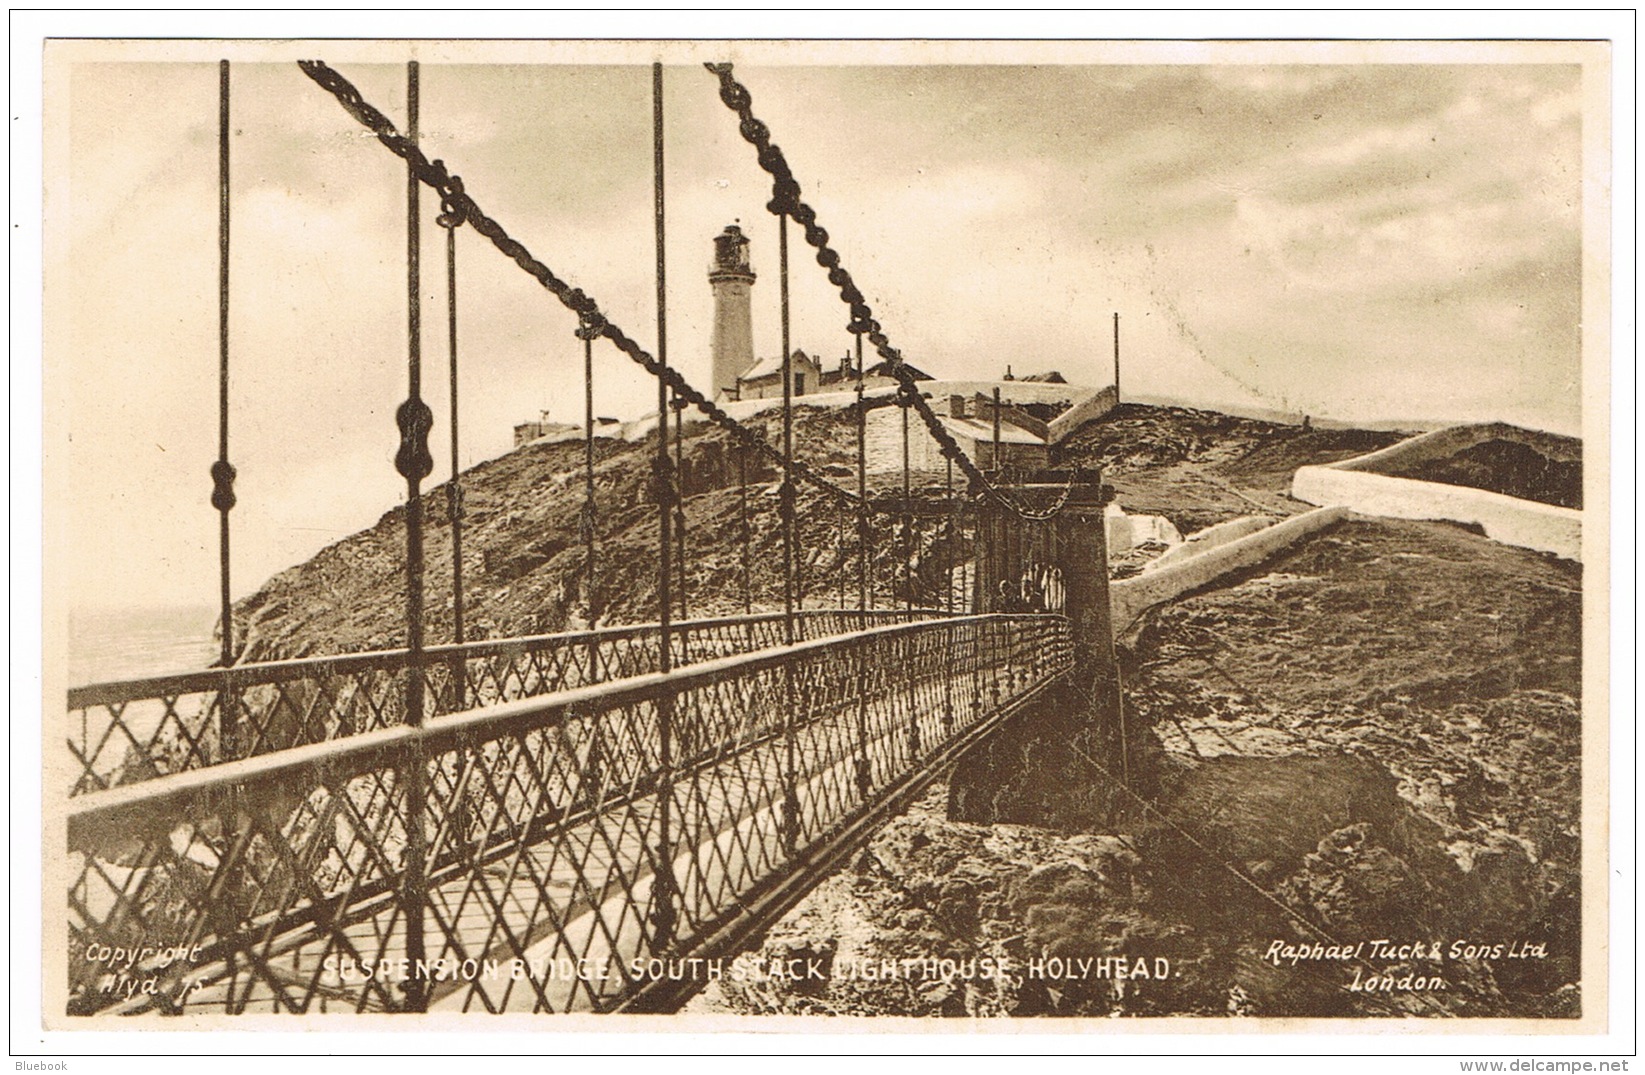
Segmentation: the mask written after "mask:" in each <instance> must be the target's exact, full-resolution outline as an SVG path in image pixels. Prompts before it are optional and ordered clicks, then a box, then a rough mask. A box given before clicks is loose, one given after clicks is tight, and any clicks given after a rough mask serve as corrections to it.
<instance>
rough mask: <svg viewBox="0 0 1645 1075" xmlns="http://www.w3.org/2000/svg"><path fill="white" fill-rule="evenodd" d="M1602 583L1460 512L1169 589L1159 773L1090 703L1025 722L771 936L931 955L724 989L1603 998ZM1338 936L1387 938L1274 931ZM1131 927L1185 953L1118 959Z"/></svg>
mask: <svg viewBox="0 0 1645 1075" xmlns="http://www.w3.org/2000/svg"><path fill="white" fill-rule="evenodd" d="M1580 591H1581V571H1580V568H1579V567H1577V566H1576V565H1574V564H1570V563H1567V562H1563V561H1557V560H1553V559H1551V558H1549V557H1545V556H1542V555H1539V554H1536V553H1530V552H1526V551H1524V550H1520V549H1513V548H1509V547H1505V546H1501V545H1497V544H1495V543H1494V542H1491V541H1488V540H1486V539H1484V538H1482V537H1479V536H1477V535H1474V534H1471V533H1468V532H1466V531H1464V530H1462V529H1460V528H1457V527H1452V526H1448V525H1444V524H1434V523H1413V522H1384V521H1355V522H1351V523H1348V524H1346V525H1344V526H1341V527H1339V528H1337V529H1335V530H1332V531H1328V532H1326V533H1323V534H1321V535H1318V536H1316V537H1315V538H1313V539H1311V540H1309V541H1307V542H1305V543H1303V544H1302V545H1300V546H1298V547H1297V548H1296V549H1294V550H1292V551H1291V552H1289V553H1286V554H1284V555H1282V556H1281V557H1279V558H1277V559H1276V560H1274V561H1273V562H1271V563H1269V564H1267V565H1265V566H1263V567H1261V568H1258V569H1255V570H1253V571H1250V572H1247V573H1246V574H1245V575H1244V576H1241V577H1234V578H1230V579H1228V580H1225V581H1224V582H1223V583H1221V584H1220V585H1216V586H1213V587H1209V588H1207V589H1206V590H1204V591H1201V592H1199V593H1197V594H1194V595H1191V596H1189V597H1186V598H1184V599H1182V600H1180V601H1178V602H1176V603H1173V604H1172V605H1169V606H1166V607H1163V608H1160V609H1157V610H1155V611H1154V612H1153V613H1151V614H1150V615H1148V616H1147V617H1146V618H1145V620H1144V622H1143V624H1142V625H1141V627H1140V630H1139V632H1138V633H1137V634H1136V635H1134V636H1133V637H1132V638H1130V639H1128V640H1126V642H1127V644H1126V646H1125V648H1124V651H1123V653H1122V662H1123V667H1124V672H1125V693H1126V700H1127V718H1128V720H1130V721H1131V722H1132V723H1133V726H1134V727H1135V729H1136V733H1135V734H1136V736H1137V741H1136V742H1135V743H1134V744H1133V752H1132V756H1131V757H1130V759H1129V766H1130V770H1131V783H1132V786H1133V787H1134V788H1136V789H1138V790H1139V792H1140V794H1137V795H1131V794H1128V793H1123V792H1121V791H1120V790H1118V788H1117V782H1116V780H1115V776H1116V775H1117V769H1118V765H1117V764H1116V762H1115V761H1114V759H1112V758H1108V759H1088V758H1085V757H1081V756H1078V751H1077V749H1076V748H1074V747H1072V746H1071V745H1070V744H1071V743H1072V742H1073V741H1074V735H1073V734H1072V732H1073V730H1074V729H1073V728H1072V727H1071V726H1058V725H1059V722H1060V724H1061V725H1068V723H1069V721H1070V720H1071V719H1072V718H1071V715H1067V714H1057V715H1051V716H1049V717H1046V718H1043V719H1041V720H1040V721H1039V724H1038V726H1037V727H1028V726H1026V725H1028V724H1029V722H1028V721H1023V722H1019V724H1018V725H1017V726H1015V727H1013V728H1012V729H1010V730H1009V731H1008V732H1006V733H1004V734H1002V736H1001V737H999V738H998V739H996V740H995V741H994V742H993V743H992V744H990V746H989V747H988V748H987V749H985V750H983V751H981V752H979V754H974V755H972V757H971V758H970V759H968V760H967V761H966V762H964V763H962V764H961V765H960V767H959V769H958V771H957V772H956V773H955V774H954V775H953V777H952V778H951V781H950V782H949V784H948V785H947V786H945V787H939V788H937V789H934V791H933V792H932V793H931V794H930V795H928V796H927V798H926V799H925V800H924V802H923V803H922V804H921V805H920V806H919V807H917V808H916V809H914V810H912V811H910V812H909V814H908V815H906V816H905V817H902V818H900V819H898V820H896V821H895V822H893V823H892V824H890V825H888V826H887V827H886V828H885V829H884V830H883V831H882V832H881V833H880V834H879V836H878V837H877V838H876V839H875V840H874V841H873V843H872V845H871V846H870V847H869V849H868V850H867V852H866V853H864V854H863V855H862V856H861V857H860V858H859V860H858V861H857V862H856V864H855V866H854V868H852V869H850V870H848V871H845V872H843V873H841V874H839V875H837V876H836V877H834V878H831V879H830V880H829V881H827V882H826V883H824V884H823V885H822V886H820V887H819V888H818V889H817V890H816V891H815V892H814V893H813V894H812V895H810V896H809V897H808V898H807V899H806V900H805V901H804V902H802V903H801V904H800V905H799V907H798V908H797V909H796V910H795V911H794V912H793V913H792V914H791V915H790V916H789V917H788V918H787V919H786V920H785V921H784V922H782V923H781V924H779V925H778V926H777V927H776V928H775V929H773V930H772V931H771V933H770V935H769V937H768V938H767V940H766V942H765V945H764V947H763V949H762V951H761V952H760V953H759V955H760V956H763V957H764V958H766V959H778V958H783V957H785V956H789V955H802V954H805V955H812V956H815V957H821V958H826V959H828V960H830V961H833V962H834V963H836V964H838V965H840V966H844V967H847V968H854V967H860V966H863V965H873V966H879V967H885V966H887V965H891V964H895V965H898V966H904V965H906V966H908V967H911V968H912V971H911V973H909V974H907V975H904V976H901V977H889V978H887V977H881V978H878V979H875V980H863V979H862V978H860V977H852V976H849V975H842V974H836V975H835V976H833V977H831V978H830V980H829V981H828V982H827V983H826V984H825V985H824V986H823V987H821V988H817V989H812V990H808V991H803V992H802V991H796V990H793V989H791V988H789V987H788V983H785V982H783V981H781V980H761V979H760V978H759V977H758V975H757V974H754V973H748V974H745V975H742V976H741V980H736V979H735V978H733V977H730V976H728V977H727V978H726V979H725V980H724V981H722V982H720V983H716V984H715V985H713V986H711V987H710V989H709V991H708V992H707V993H705V994H704V995H703V996H701V997H700V998H699V999H698V1000H697V1001H696V1005H697V1007H698V1008H699V1009H701V1010H707V1011H733V1012H742V1013H752V1012H789V1013H800V1012H807V1013H831V1014H869V1013H874V1014H878V1013H886V1014H899V1015H920V1016H931V1015H974V1016H976V1015H1000V1014H1011V1015H1047V1014H1054V1015H1165V1014H1184V1015H1218V1016H1222V1015H1263V1016H1315V1017H1340V1016H1364V1015H1384V1016H1386V1015H1393V1016H1401V1015H1417V1016H1446V1015H1452V1016H1454V1015H1468V1016H1544V1017H1555V1018H1557V1017H1567V1016H1574V1015H1577V1014H1579V1012H1580V992H1581V991H1580V984H1579V983H1580V950H1581V946H1580V939H1581V919H1580V906H1581V856H1580V848H1581V840H1580V830H1579V827H1578V820H1579V808H1580V801H1581V796H1580V793H1581V769H1580V754H1581V731H1582V729H1581V710H1580V698H1581V687H1580V669H1581V658H1580V651H1579V639H1580V624H1581V606H1582V601H1581V592H1580ZM1105 762H1106V764H1104V763H1105ZM1379 940H1380V941H1386V942H1389V943H1390V944H1391V945H1393V946H1395V947H1396V948H1397V947H1398V946H1408V945H1409V944H1410V943H1411V942H1417V941H1420V942H1422V943H1423V944H1424V945H1430V944H1433V943H1435V942H1438V943H1439V947H1440V951H1439V953H1438V955H1437V956H1431V954H1430V953H1429V952H1426V951H1425V952H1424V953H1423V954H1422V955H1416V954H1415V953H1414V952H1412V951H1410V950H1408V949H1407V950H1406V951H1405V952H1404V953H1403V954H1402V955H1401V954H1395V955H1389V956H1387V957H1385V958H1379V957H1377V956H1376V955H1375V954H1374V953H1375V951H1376V950H1375V949H1372V948H1369V945H1370V944H1371V942H1375V941H1379ZM1332 943H1337V944H1345V945H1349V946H1353V945H1360V944H1364V945H1366V946H1367V948H1366V949H1365V951H1364V952H1363V953H1362V955H1361V958H1360V959H1359V960H1357V961H1352V962H1340V961H1335V960H1303V961H1300V962H1297V963H1295V964H1293V963H1291V962H1288V961H1287V960H1286V959H1283V958H1281V959H1278V960H1277V961H1276V958H1275V955H1274V953H1275V946H1276V945H1279V946H1281V947H1280V949H1279V950H1280V951H1285V950H1295V949H1297V948H1298V947H1299V946H1306V945H1315V944H1325V945H1329V944H1332ZM1493 949H1494V954H1493ZM1512 952H1517V953H1519V955H1518V956H1514V955H1510V953H1512ZM1527 953H1529V954H1527ZM932 956H936V957H938V958H940V959H947V960H949V961H950V964H940V965H939V966H938V968H937V969H936V971H935V972H933V973H926V972H925V971H924V970H923V967H922V965H921V964H920V963H919V962H918V961H919V960H921V959H924V958H930V957H932ZM1116 956H1119V957H1123V958H1124V962H1125V965H1126V966H1127V967H1130V968H1131V969H1133V970H1134V969H1135V961H1136V960H1137V959H1143V960H1145V961H1147V962H1146V964H1145V967H1146V969H1149V970H1150V971H1152V970H1154V969H1155V964H1154V962H1153V961H1155V960H1164V961H1166V964H1167V965H1168V968H1169V969H1168V973H1167V974H1166V975H1165V976H1163V977H1162V976H1159V975H1157V974H1154V975H1152V976H1150V977H1135V976H1133V977H1130V978H1118V977H1115V976H1113V974H1112V973H1111V972H1112V970H1113V964H1112V963H1103V962H1102V961H1104V960H1111V959H1112V958H1113V957H1116ZM748 958H754V957H748ZM1051 959H1059V960H1061V961H1062V963H1060V964H1049V963H1048V962H1047V961H1049V960H1051ZM904 960H908V961H911V962H909V963H907V964H903V963H902V962H901V961H904ZM1035 961H1039V964H1038V965H1039V968H1040V973H1039V974H1038V975H1036V974H1035V973H1034V972H1033V971H1031V970H1030V968H1031V967H1033V966H1035ZM1081 961H1084V962H1083V963H1082V962H1081ZM949 965H951V966H952V967H953V968H955V969H954V971H953V974H952V975H950V976H948V977H946V978H945V977H944V974H943V973H942V968H943V967H945V966H949ZM1000 966H1006V967H1009V968H1012V969H1011V970H1010V971H1009V972H1008V973H1005V974H1002V975H994V976H991V977H984V976H982V975H981V973H980V972H979V971H978V970H977V968H979V967H1000ZM1070 966H1071V967H1073V968H1074V969H1073V970H1072V971H1067V975H1066V976H1064V977H1058V976H1057V975H1056V974H1052V973H1050V972H1049V971H1048V970H1047V969H1046V968H1047V967H1053V968H1055V967H1061V968H1063V969H1064V970H1067V968H1068V967H1070ZM1104 967H1107V968H1108V971H1109V972H1110V973H1105V972H1104V971H1103V970H1102V969H1101V968H1104ZM1080 968H1085V972H1084V973H1082V972H1081V970H1080ZM750 970H752V967H751V968H750ZM1384 976H1386V977H1384ZM1356 980H1357V981H1361V982H1369V981H1372V980H1375V981H1376V982H1378V983H1381V982H1384V981H1386V982H1388V983H1390V984H1389V985H1388V986H1387V987H1386V988H1384V987H1383V986H1381V985H1380V984H1379V985H1378V987H1377V988H1375V989H1373V990H1370V991H1366V990H1364V989H1357V990H1356V989H1354V988H1352V986H1353V984H1354V983H1355V981H1356ZM1436 982H1437V983H1438V984H1437V985H1436V984H1432V983H1436Z"/></svg>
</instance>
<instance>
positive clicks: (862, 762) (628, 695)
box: [69, 616, 1072, 1012]
mask: <svg viewBox="0 0 1645 1075" xmlns="http://www.w3.org/2000/svg"><path fill="white" fill-rule="evenodd" d="M1067 631H1068V627H1067V623H1066V621H1064V620H1062V619H1061V618H1059V617H1054V616H1016V617H1011V616H982V617H964V618H954V619H941V620H936V621H933V622H928V623H919V624H909V625H901V626H892V627H883V628H876V629H872V630H869V631H866V632H862V633H859V634H855V635H848V636H844V637H836V638H827V639H823V640H820V641H815V642H808V643H800V644H798V645H796V646H795V647H793V648H791V649H776V650H763V651H760V652H756V653H752V654H742V655H738V656H733V657H731V658H729V659H727V660H724V661H719V662H716V663H715V664H711V665H698V666H695V667H686V668H683V669H680V670H677V671H674V672H671V673H667V674H657V675H649V676H642V677H638V678H633V679H630V680H627V681H621V682H614V683H609V684H602V685H595V686H590V687H586V688H579V689H574V690H571V691H561V692H556V693H554V694H551V695H545V696H542V697H539V698H535V699H532V698H527V699H522V700H515V701H511V702H508V703H505V704H502V705H499V706H496V707H493V708H491V709H488V710H482V711H467V712H463V713H458V714H451V715H448V716H441V717H436V718H434V719H432V720H430V721H429V722H428V724H427V725H426V726H425V727H423V728H410V727H396V728H389V729H381V730H378V731H375V732H370V733H363V734H359V735H355V736H353V737H350V738H348V739H343V740H336V741H333V742H328V743H322V744H313V745H308V746H303V747H299V748H295V749H288V750H285V751H280V752H278V753H274V754H269V755H265V756H262V757H257V758H250V759H245V760H242V761H238V762H234V763H229V764H225V765H222V766H218V767H217V768H215V769H213V770H208V771H205V772H195V773H182V774H178V775H173V776H169V777H164V778H159V779H155V780H152V781H148V782H144V783H140V784H136V785H131V786H126V787H117V788H113V789H109V790H105V791H99V792H95V793H89V794H87V795H84V796H81V797H79V798H78V799H76V800H74V801H73V802H72V803H71V811H70V825H69V842H70V849H71V852H72V854H71V860H72V870H73V875H74V882H73V885H72V887H71V891H70V915H69V918H70V921H69V926H70V931H71V935H72V936H73V938H74V940H75V947H76V949H77V950H78V951H80V952H85V951H88V950H89V951H91V952H93V953H95V952H97V951H99V950H101V948H105V947H106V948H107V949H109V950H111V951H112V950H114V949H121V950H133V951H135V950H136V949H137V948H140V947H141V946H142V945H143V944H150V945H152V944H154V942H155V940H156V939H160V940H161V941H164V942H167V943H172V941H173V939H175V942H174V943H177V944H183V945H186V946H187V948H188V951H189V956H188V958H187V959H185V960H180V961H173V962H171V963H169V964H166V965H160V964H159V962H158V961H157V960H156V959H152V958H151V959H149V960H148V961H147V962H144V961H143V960H141V959H139V960H137V961H136V962H135V963H134V964H133V966H132V967H131V968H130V971H131V977H133V978H134V979H141V980H144V981H151V982H152V983H153V986H154V992H153V994H152V995H146V996H145V995H136V996H125V995H123V994H122V993H121V992H120V989H121V984H120V982H119V980H118V979H117V978H115V977H111V976H110V974H109V972H108V971H109V965H108V964H107V963H103V962H99V961H97V960H95V959H71V961H70V966H69V984H70V989H71V992H72V995H73V998H74V999H73V1005H74V1010H76V1011H88V1012H89V1011H95V1010H103V1009H114V1010H129V1009H133V1008H139V1009H140V1008H148V1009H153V1010H160V1011H185V1012H187V1011H219V1012H221V1011H227V1012H240V1011H294V1012H302V1011H314V1010H321V1009H324V1010H347V1011H378V1010H394V1011H397V1010H407V1009H412V1010H415V1009H419V1008H420V1007H422V1006H424V1005H425V1004H426V1005H427V1006H429V1007H431V1008H434V1009H441V1010H444V1009H452V1010H469V1011H515V1010H518V1011H568V1010H600V1011H603V1010H609V1009H611V1008H613V1007H616V1006H618V1005H620V1004H622V1003H624V1002H625V1001H627V1000H629V999H631V998H632V997H633V996H634V995H635V992H636V990H638V989H640V988H641V987H642V986H643V985H644V984H645V982H644V978H645V974H646V971H647V968H648V966H649V964H648V963H647V962H646V961H648V960H650V959H652V958H654V957H663V956H677V955H681V954H685V953H689V952H691V951H693V950H695V948H696V947H697V946H700V945H702V944H704V943H705V942H706V941H707V939H708V938H710V937H711V936H712V935H714V933H715V932H716V931H717V930H719V929H721V928H722V927H724V926H725V925H726V923H728V922H730V921H733V920H735V919H736V918H737V917H738V916H739V915H742V914H744V913H745V911H746V908H747V906H748V901H749V900H751V899H755V898H758V897H759V896H760V895H761V893H763V892H765V891H767V890H769V888H770V886H771V885H773V884H774V883H775V882H776V881H778V880H779V879H781V878H783V877H785V876H789V875H790V874H792V873H793V872H795V871H798V870H802V869H804V868H805V861H806V858H805V857H806V851H807V848H809V847H812V846H815V845H817V844H818V843H819V841H822V840H824V839H825V838H827V837H829V835H830V834H833V833H837V832H839V831H841V830H842V826H845V825H847V824H849V823H851V822H852V821H853V820H854V819H856V818H859V817H861V816H863V815H864V813H865V811H866V810H867V809H869V808H870V807H871V806H872V805H873V804H874V803H875V802H876V799H877V797H879V796H880V795H882V794H883V793H884V791H885V789H886V788H887V786H888V785H891V784H893V783H894V782H896V781H897V780H899V779H902V778H905V777H907V776H908V775H909V774H911V773H914V772H917V771H920V769H921V766H929V764H931V761H932V759H933V758H935V757H936V756H937V755H938V754H939V752H940V751H942V750H943V749H944V748H946V747H948V746H950V745H951V744H953V743H955V742H957V741H958V740H959V739H960V738H961V737H963V736H966V735H967V734H968V733H969V732H970V731H971V730H972V729H974V728H975V727H976V726H978V725H979V724H980V723H981V722H982V721H983V720H984V719H985V718H986V717H987V716H989V715H991V714H993V713H995V712H997V711H998V710H999V709H1000V708H1001V707H1003V706H1007V705H1009V704H1011V703H1012V702H1013V701H1014V700H1015V699H1017V698H1019V697H1021V696H1022V695H1023V694H1024V693H1025V692H1028V691H1031V690H1034V689H1037V688H1038V687H1040V686H1042V685H1043V684H1044V683H1045V682H1047V681H1048V680H1049V679H1050V678H1051V677H1054V676H1055V675H1057V674H1059V673H1061V672H1062V671H1063V670H1065V669H1066V668H1067V667H1068V666H1069V662H1070V661H1071V659H1072V657H1071V650H1070V645H1069V641H1068V633H1067ZM705 638H708V639H710V641H707V642H705V643H704V645H705V646H712V645H719V644H722V643H723V642H724V640H723V639H721V640H714V639H713V638H712V636H705ZM415 802H421V803H422V804H423V808H422V810H421V812H420V814H419V815H418V822H419V823H418V826H417V827H415V828H414V827H412V826H411V825H410V824H409V823H408V818H410V817H411V813H412V809H413V808H412V804H413V803H415ZM414 838H415V839H414ZM417 845H420V848H421V849H420V850H419V849H418V846H417ZM411 922H420V923H421V926H422V929H421V933H422V956H421V959H420V960H419V959H418V956H417V952H416V950H415V949H416V942H415V939H414V938H413V937H412V936H411V935H410V934H411V931H409V930H408V929H407V926H408V923H411Z"/></svg>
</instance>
